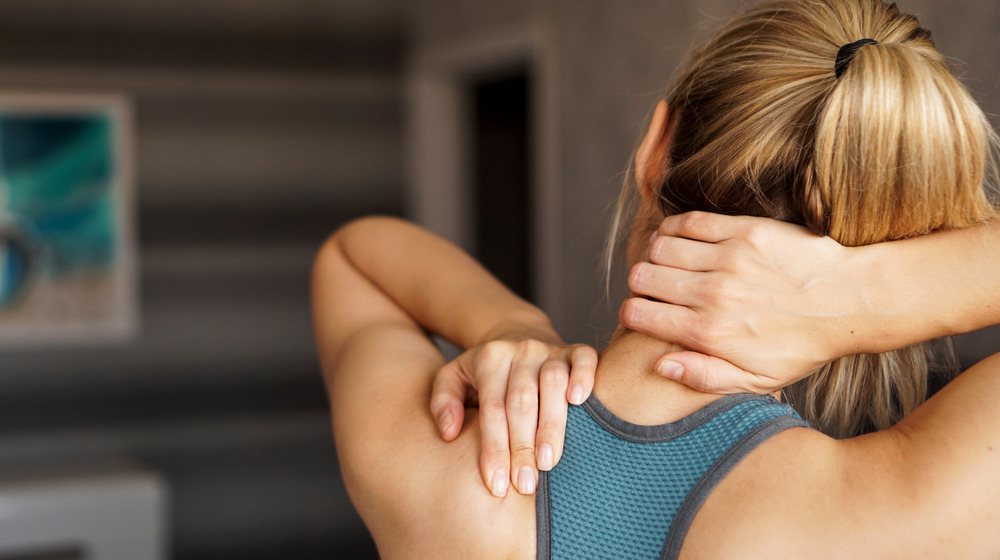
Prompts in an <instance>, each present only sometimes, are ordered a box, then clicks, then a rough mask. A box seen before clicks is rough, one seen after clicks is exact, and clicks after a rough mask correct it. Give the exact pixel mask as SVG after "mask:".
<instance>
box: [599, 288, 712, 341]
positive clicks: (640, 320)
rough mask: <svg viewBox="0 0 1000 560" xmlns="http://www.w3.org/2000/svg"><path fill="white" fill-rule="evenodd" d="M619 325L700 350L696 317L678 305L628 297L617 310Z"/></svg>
mask: <svg viewBox="0 0 1000 560" xmlns="http://www.w3.org/2000/svg"><path fill="white" fill-rule="evenodd" d="M618 321H619V322H621V324H622V325H624V326H626V327H628V328H630V329H632V330H634V331H639V332H641V333H644V334H648V335H649V336H651V337H653V338H656V339H659V340H664V341H667V342H673V343H675V344H680V345H681V346H685V347H687V348H694V349H696V350H701V349H703V348H702V346H701V344H700V341H701V340H702V339H703V338H704V335H703V334H702V333H700V332H699V330H698V328H699V323H700V321H699V317H698V315H697V313H696V312H695V311H693V310H692V309H690V308H687V307H684V306H682V305H673V304H670V303H663V302H659V301H650V300H648V299H643V298H635V297H633V298H629V299H627V300H625V302H624V303H622V306H621V308H619V310H618Z"/></svg>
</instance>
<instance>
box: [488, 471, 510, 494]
mask: <svg viewBox="0 0 1000 560" xmlns="http://www.w3.org/2000/svg"><path fill="white" fill-rule="evenodd" d="M491 485H492V486H491V487H490V492H493V495H494V496H496V497H497V498H503V497H504V496H506V495H507V473H506V472H505V471H503V470H499V471H496V472H494V473H493V480H492V482H491Z"/></svg>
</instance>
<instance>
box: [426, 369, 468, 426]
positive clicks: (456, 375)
mask: <svg viewBox="0 0 1000 560" xmlns="http://www.w3.org/2000/svg"><path fill="white" fill-rule="evenodd" d="M470 388H471V387H469V382H468V381H465V378H464V377H463V376H462V374H461V366H459V365H458V363H457V362H456V361H452V362H449V363H447V364H445V366H444V367H442V368H441V369H440V370H438V373H437V375H435V376H434V384H433V386H432V387H431V415H433V416H434V420H435V421H436V422H437V426H438V431H439V432H441V437H442V438H443V439H444V440H445V441H452V440H453V439H455V438H456V437H458V434H459V432H461V431H462V424H463V423H464V422H465V396H466V395H467V394H468V391H469V389H470Z"/></svg>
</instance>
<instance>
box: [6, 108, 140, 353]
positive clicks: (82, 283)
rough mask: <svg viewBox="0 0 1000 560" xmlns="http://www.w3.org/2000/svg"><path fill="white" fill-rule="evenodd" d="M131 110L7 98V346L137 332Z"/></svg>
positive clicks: (88, 339)
mask: <svg viewBox="0 0 1000 560" xmlns="http://www.w3.org/2000/svg"><path fill="white" fill-rule="evenodd" d="M129 107H130V105H129V103H128V101H127V100H125V99H123V98H121V97H118V96H80V95H53V94H35V95H31V94H18V95H9V94H8V95H0V345H2V346H4V347H11V346H25V347H30V346H35V345H52V344H63V343H75V342H99V341H112V340H123V339H128V338H130V337H131V336H133V335H134V334H135V332H136V330H137V324H138V305H137V293H138V289H137V286H136V282H137V278H136V274H135V269H136V262H135V225H134V222H135V209H134V199H133V196H134V193H133V189H132V177H133V168H132V157H131V154H132V146H131V138H132V133H131V131H132V126H131V111H130V109H129Z"/></svg>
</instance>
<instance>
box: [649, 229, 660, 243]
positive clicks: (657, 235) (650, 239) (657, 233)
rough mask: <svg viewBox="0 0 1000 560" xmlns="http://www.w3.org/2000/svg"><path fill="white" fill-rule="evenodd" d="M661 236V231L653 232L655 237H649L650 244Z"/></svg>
mask: <svg viewBox="0 0 1000 560" xmlns="http://www.w3.org/2000/svg"><path fill="white" fill-rule="evenodd" d="M659 236H660V231H659V230H653V235H650V236H649V242H650V243H652V242H653V241H656V238H657V237H659Z"/></svg>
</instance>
